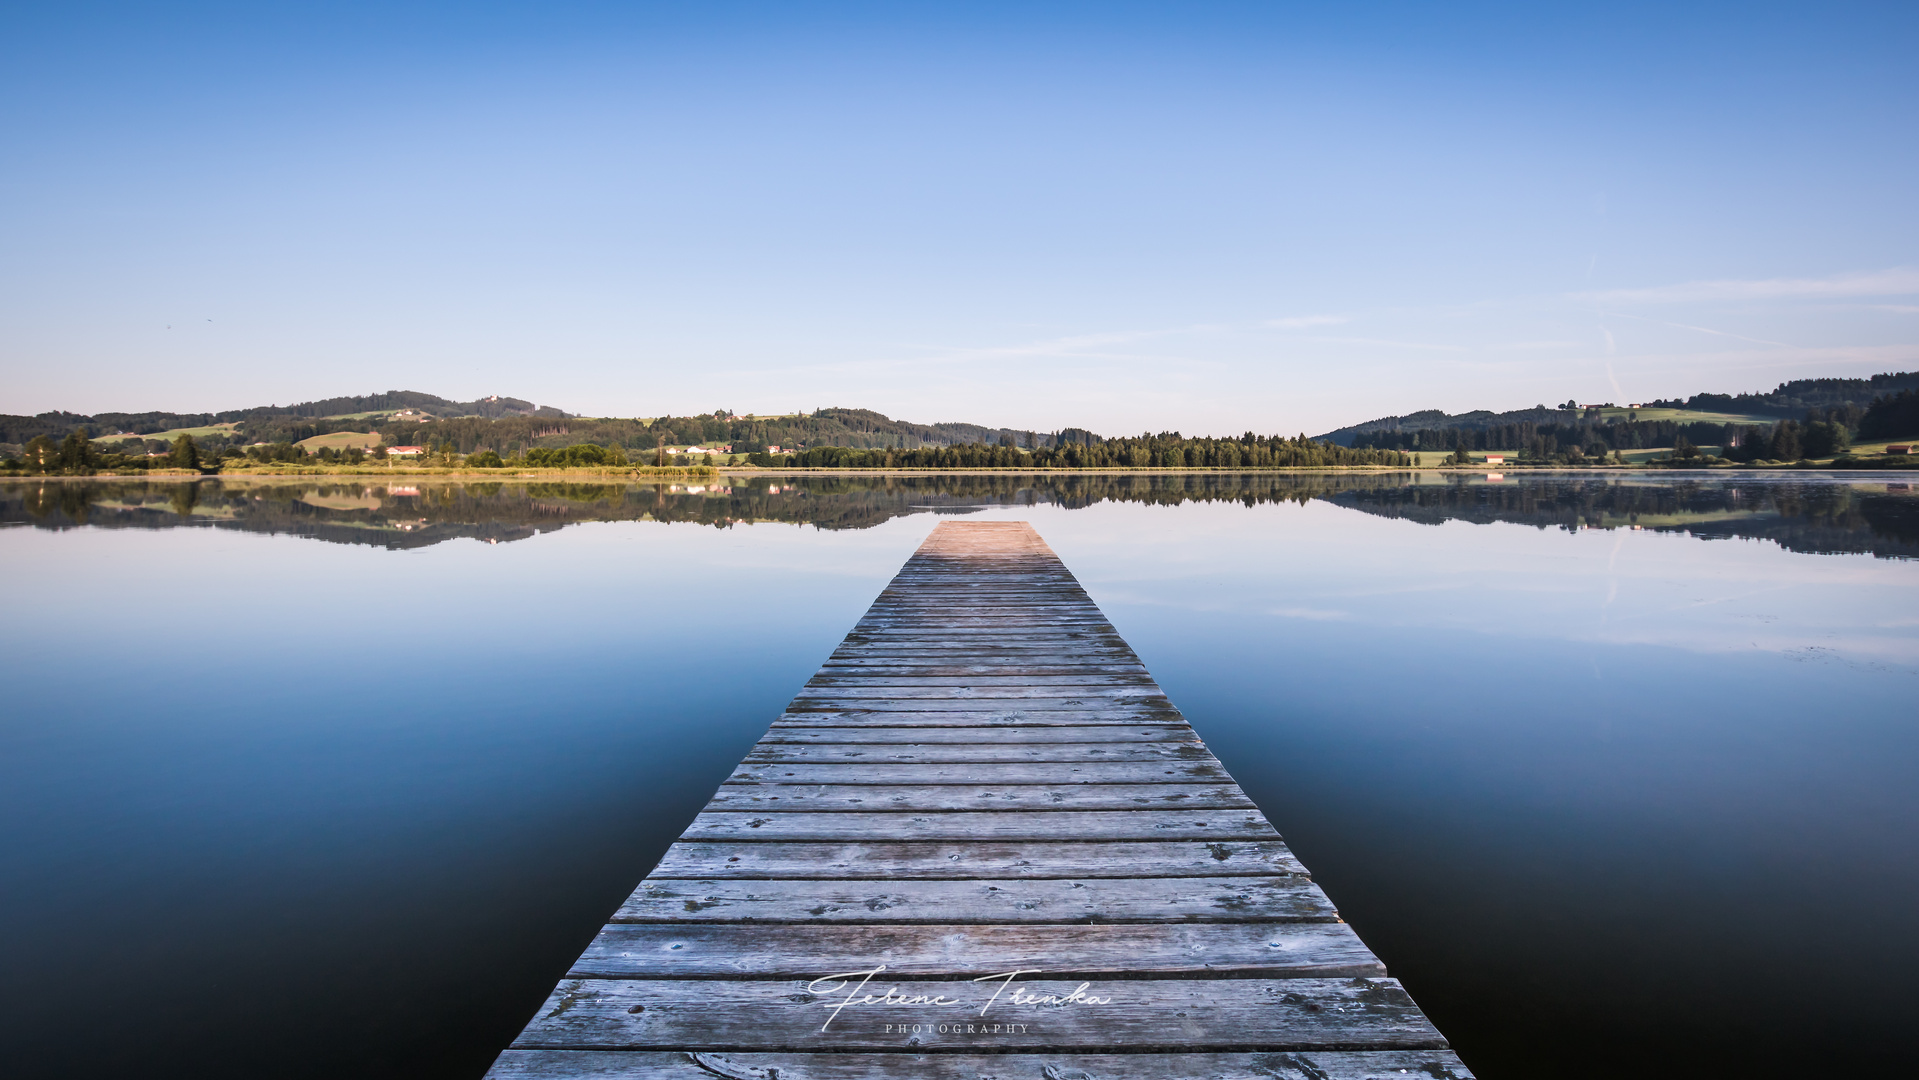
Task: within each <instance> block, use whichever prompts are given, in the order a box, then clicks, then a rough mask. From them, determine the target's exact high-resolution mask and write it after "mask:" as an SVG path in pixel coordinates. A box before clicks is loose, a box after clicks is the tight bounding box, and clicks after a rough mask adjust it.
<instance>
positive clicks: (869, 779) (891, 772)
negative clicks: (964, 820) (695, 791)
mask: <svg viewBox="0 0 1919 1080" xmlns="http://www.w3.org/2000/svg"><path fill="white" fill-rule="evenodd" d="M1209 781H1219V782H1222V783H1230V782H1231V781H1232V777H1231V776H1229V775H1227V773H1226V770H1225V769H1224V768H1222V767H1221V766H1220V765H1219V764H1218V763H1217V762H1208V761H1168V762H1142V761H1054V762H1035V761H1022V762H977V761H975V762H956V763H947V764H903V763H891V762H834V763H821V764H810V763H805V762H786V763H780V762H767V763H762V764H757V765H741V766H739V767H737V768H735V769H734V770H733V774H732V775H731V776H729V777H728V778H727V781H726V782H727V783H729V784H830V785H841V784H885V785H889V786H890V785H899V784H966V785H976V784H1161V783H1184V784H1193V783H1205V782H1209Z"/></svg>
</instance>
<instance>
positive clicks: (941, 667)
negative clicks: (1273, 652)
mask: <svg viewBox="0 0 1919 1080" xmlns="http://www.w3.org/2000/svg"><path fill="white" fill-rule="evenodd" d="M919 675H925V676H927V677H929V678H935V679H940V678H961V679H966V678H971V679H1017V678H1023V677H1026V676H1039V677H1046V676H1056V675H1084V676H1088V677H1093V678H1097V677H1100V676H1104V675H1139V676H1145V677H1147V678H1151V676H1150V675H1149V674H1148V673H1147V671H1146V667H1145V665H1143V664H1099V663H1085V664H1078V663H1074V662H1072V660H1071V658H1068V657H1060V658H1058V659H1052V660H1046V661H1037V660H1033V661H1024V660H1022V661H1011V660H999V659H995V660H990V661H986V660H982V661H979V662H974V663H960V664H956V663H953V662H952V661H951V660H950V659H947V658H943V657H921V656H917V655H909V656H901V657H892V658H888V657H862V658H859V659H849V660H828V661H827V662H826V663H825V664H824V665H822V666H821V667H820V674H819V675H817V676H815V678H836V679H845V678H854V677H861V678H874V677H887V676H892V677H896V678H900V677H905V678H910V677H914V676H919Z"/></svg>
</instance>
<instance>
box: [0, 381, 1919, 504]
mask: <svg viewBox="0 0 1919 1080" xmlns="http://www.w3.org/2000/svg"><path fill="white" fill-rule="evenodd" d="M1915 382H1919V373H1899V374H1889V375H1882V376H1875V377H1874V378H1872V379H1870V380H1863V379H1852V380H1848V379H1830V380H1801V381H1800V382H1796V383H1785V384H1781V386H1780V388H1779V390H1777V391H1775V392H1774V393H1773V394H1770V395H1761V396H1754V395H1742V396H1740V397H1738V398H1731V397H1727V396H1725V395H1695V397H1694V398H1692V399H1689V400H1687V401H1684V402H1681V401H1659V402H1653V403H1651V404H1649V405H1628V406H1624V407H1621V406H1616V405H1613V404H1611V403H1607V404H1603V405H1579V404H1577V403H1576V402H1571V401H1569V402H1567V403H1566V404H1565V405H1562V406H1554V407H1551V408H1548V407H1546V406H1543V405H1542V406H1538V407H1537V408H1536V409H1534V410H1527V411H1522V412H1520V413H1510V414H1492V413H1472V414H1461V415H1459V416H1447V415H1445V414H1441V413H1436V412H1430V413H1421V414H1412V415H1410V416H1405V417H1388V418H1385V419H1383V420H1378V421H1370V422H1368V423H1367V424H1364V425H1359V426H1357V427H1355V428H1349V429H1341V431H1340V432H1335V433H1331V434H1328V435H1321V436H1317V437H1309V436H1307V435H1305V434H1300V435H1297V436H1282V435H1256V434H1254V433H1253V432H1250V431H1249V432H1246V433H1245V434H1243V435H1238V436H1227V437H1223V438H1216V437H1190V436H1185V435H1182V434H1180V433H1179V432H1177V431H1172V432H1161V433H1159V434H1157V435H1155V434H1142V435H1137V436H1120V437H1107V436H1102V435H1098V434H1095V433H1093V432H1091V431H1087V430H1085V429H1082V428H1063V429H1061V430H1058V431H1054V432H1050V433H1042V432H1033V431H1015V430H1012V429H1006V428H998V429H994V428H986V427H982V426H979V425H973V424H936V425H920V424H911V423H907V422H905V421H897V420H892V419H889V418H888V417H886V416H883V415H881V414H879V413H875V412H871V411H868V410H862V409H843V408H834V409H820V410H816V411H815V412H813V413H810V414H808V413H791V414H782V415H778V416H756V415H750V414H749V415H747V416H740V415H737V414H734V413H732V412H730V411H728V410H724V409H722V410H717V411H715V412H713V413H711V414H704V415H699V416H691V417H672V416H661V417H655V418H652V419H630V420H629V419H617V418H592V417H581V416H574V415H572V414H568V413H565V412H562V411H560V410H558V409H552V408H550V407H545V406H534V405H532V404H531V403H530V402H524V401H521V400H519V399H517V398H501V397H493V398H484V399H481V400H479V401H476V402H466V403H459V402H452V401H448V400H446V399H443V398H438V397H433V396H432V395H426V394H418V393H414V392H410V391H409V392H400V391H392V392H389V393H387V394H382V395H371V396H368V397H363V398H334V399H329V400H327V401H323V402H309V403H306V404H303V405H296V406H285V407H279V406H267V407H263V408H260V409H254V410H239V411H236V412H231V413H218V414H174V413H164V414H163V413H149V414H118V413H114V414H102V415H100V416H97V417H86V416H79V415H76V414H70V413H43V414H40V415H38V416H33V417H24V416H0V475H4V476H52V475H60V476H91V475H108V476H143V475H152V476H164V475H188V476H211V475H264V476H375V477H377V476H455V475H463V476H480V477H521V478H536V477H550V478H568V477H575V478H581V479H594V478H615V477H619V478H629V479H637V478H643V477H701V476H715V475H718V473H719V471H720V470H729V471H731V470H752V471H760V472H793V473H834V472H862V473H894V472H897V473H939V472H1031V473H1054V472H1059V473H1078V472H1085V473H1115V472H1164V473H1180V472H1247V471H1278V472H1291V471H1321V470H1353V471H1360V472H1366V471H1392V470H1406V469H1420V470H1465V471H1488V472H1506V471H1515V472H1517V471H1534V470H1566V469H1571V470H1580V471H1584V470H1596V469H1611V470H1623V469H1685V470H1695V469H1733V468H1743V469H1808V468H1819V469H1911V468H1915V467H1919V459H1915V458H1914V456H1913V454H1912V453H1911V449H1912V443H1913V441H1914V439H1913V437H1915V436H1919V388H1914V387H1913V386H1912V385H1910V384H1912V383H1915ZM1862 399H1863V403H1862ZM1707 406H1709V407H1711V408H1713V409H1719V410H1721V411H1719V412H1712V411H1708V410H1707V409H1706V408H1704V407H1707ZM1802 406H1803V407H1805V411H1804V417H1803V419H1792V418H1790V417H1786V418H1782V419H1769V417H1768V413H1771V414H1778V413H1784V412H1790V411H1792V410H1794V409H1798V408H1800V407H1802ZM1735 407H1737V408H1738V409H1741V410H1744V411H1743V412H1734V411H1730V410H1732V409H1734V408H1735ZM1642 410H1643V414H1642ZM169 425H171V426H169ZM95 427H105V428H108V430H106V431H105V433H104V434H101V435H97V436H96V435H94V434H93V433H92V431H93V430H94V428H95Z"/></svg>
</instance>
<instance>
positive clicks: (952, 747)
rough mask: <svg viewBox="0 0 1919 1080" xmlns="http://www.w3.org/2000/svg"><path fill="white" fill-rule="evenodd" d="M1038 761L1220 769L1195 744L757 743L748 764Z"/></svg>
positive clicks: (894, 763) (747, 758) (999, 762)
mask: <svg viewBox="0 0 1919 1080" xmlns="http://www.w3.org/2000/svg"><path fill="white" fill-rule="evenodd" d="M1034 761H1188V762H1197V763H1203V764H1208V765H1212V764H1217V762H1216V760H1215V759H1214V757H1213V752H1212V751H1210V750H1208V749H1206V744H1204V743H1201V742H1197V741H1193V742H1147V743H1121V742H1054V743H1011V742H963V743H929V742H919V743H823V744H812V743H791V742H773V743H756V744H754V746H753V748H752V749H751V750H749V751H747V754H746V764H748V765H775V764H778V765H784V764H813V765H823V764H827V763H829V762H853V763H858V764H862V765H863V764H866V763H867V762H872V763H874V764H878V765H886V764H891V765H945V764H954V763H959V762H970V763H978V764H1002V763H1013V762H1034Z"/></svg>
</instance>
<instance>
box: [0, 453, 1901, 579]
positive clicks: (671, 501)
mask: <svg viewBox="0 0 1919 1080" xmlns="http://www.w3.org/2000/svg"><path fill="white" fill-rule="evenodd" d="M1310 500H1323V501H1327V502H1331V503H1334V504H1336V505H1339V506H1344V507H1347V508H1349V509H1352V510H1357V511H1361V512H1363V513H1368V514H1376V515H1380V516H1384V517H1395V518H1404V519H1406V520H1410V521H1417V522H1423V523H1426V524H1435V525H1436V524H1439V523H1441V522H1445V521H1466V522H1473V523H1478V524H1489V523H1493V522H1504V523H1512V524H1525V525H1532V526H1535V527H1537V528H1542V529H1543V528H1559V529H1567V530H1572V529H1580V528H1601V529H1612V528H1624V527H1631V526H1638V527H1640V528H1645V529H1653V530H1663V531H1677V532H1686V533H1689V534H1691V535H1694V536H1699V537H1703V538H1709V539H1717V538H1726V537H1746V538H1751V539H1762V540H1769V541H1772V542H1774V543H1777V544H1779V545H1781V546H1782V547H1785V548H1787V549H1788V550H1792V551H1806V552H1859V553H1871V554H1874V555H1879V556H1882V557H1895V558H1912V557H1919V499H1915V498H1913V497H1912V496H1911V495H1910V494H1908V493H1905V492H1903V491H1898V492H1888V491H1884V490H1880V489H1879V488H1878V487H1877V485H1872V484H1862V483H1859V482H1858V481H1856V480H1853V479H1851V478H1848V479H1845V480H1835V479H1830V478H1792V479H1774V478H1765V479H1757V478H1752V477H1726V478H1719V477H1713V478H1689V477H1676V478H1666V477H1646V476H1607V477H1592V476H1579V477H1572V476H1567V477H1560V476H1540V475H1532V476H1524V477H1515V478H1513V479H1511V480H1508V481H1506V482H1504V483H1486V482H1484V481H1483V480H1480V479H1478V478H1477V477H1470V478H1469V477H1461V476H1433V475H1430V474H1429V475H1426V476H1422V477H1420V478H1419V479H1418V480H1417V481H1414V480H1411V479H1410V478H1409V477H1408V476H1407V475H1406V474H1403V473H1400V474H1395V473H1301V474H1283V473H1282V474H1275V473H1254V474H1230V473H1180V474H1172V473H1153V474H1097V473H1092V474H1063V475H1031V474H1027V475H1021V474H1011V473H986V474H980V473H974V474H953V475H945V476H939V475H926V474H914V475H905V476H753V477H741V478H735V479H733V480H731V481H730V482H729V481H727V480H722V481H721V482H719V483H718V484H709V485H693V486H691V487H689V486H687V485H684V484H668V483H646V484H611V483H564V482H525V483H514V482H512V481H501V480H487V481H482V482H476V483H468V484H462V483H448V482H441V483H433V482H430V481H429V482H419V483H413V484H392V483H380V484H373V483H366V482H340V481H331V482H310V483H309V482H281V483H249V482H222V481H220V480H203V481H195V482H191V483H177V482H166V481H145V480H97V479H88V480H59V481H53V480H48V481H39V480H36V481H31V482H22V483H15V484H10V485H6V486H4V487H0V522H4V523H27V524H32V525H36V526H39V527H42V528H55V529H58V528H67V527H72V526H75V525H92V526H95V527H104V528H168V527H173V526H178V525H183V524H188V523H191V524H196V525H210V526H213V527H216V528H228V529H241V530H245V531H250V532H266V533H281V534H287V535H295V536H309V537H313V538H315V539H321V540H329V541H333V542H336V543H351V544H373V545H379V546H384V547H395V548H400V547H424V546H427V545H430V544H435V543H439V542H440V541H443V540H450V539H454V538H456V537H468V538H473V539H480V540H490V541H494V542H504V541H512V540H520V539H524V538H526V537H529V536H534V535H537V534H538V533H541V532H548V531H551V530H553V529H558V528H562V527H564V526H566V525H569V524H573V523H575V522H586V521H638V520H650V521H666V522H682V523H687V524H696V525H709V526H713V527H716V528H725V527H728V526H731V525H735V524H740V523H742V522H753V521H774V522H790V523H796V524H799V523H803V524H809V525H812V526H814V527H816V528H822V529H864V528H870V527H872V526H875V525H878V524H880V523H881V522H884V521H888V520H890V519H892V518H895V517H899V516H902V515H905V514H912V513H922V512H926V511H928V510H932V511H948V512H965V511H967V510H971V509H977V508H982V507H1009V506H1010V507H1018V506H1041V505H1044V506H1057V507H1063V508H1066V509H1075V508H1080V507H1086V506H1092V505H1094V504H1096V503H1101V502H1135V503H1147V504H1152V505H1164V506H1172V505H1178V504H1181V503H1188V502H1237V503H1241V504H1244V505H1246V506H1255V505H1258V504H1260V503H1269V502H1281V501H1284V502H1297V503H1304V502H1307V501H1310Z"/></svg>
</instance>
